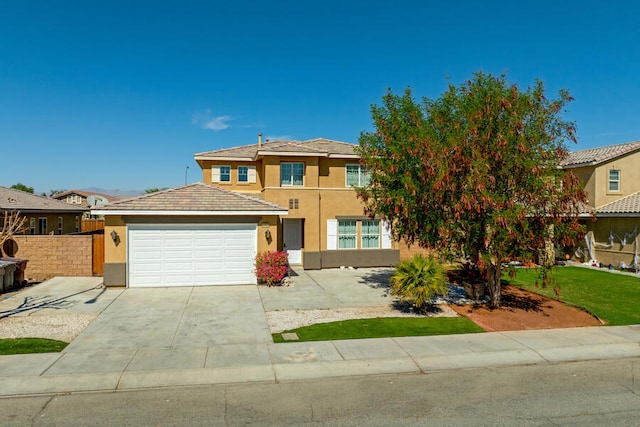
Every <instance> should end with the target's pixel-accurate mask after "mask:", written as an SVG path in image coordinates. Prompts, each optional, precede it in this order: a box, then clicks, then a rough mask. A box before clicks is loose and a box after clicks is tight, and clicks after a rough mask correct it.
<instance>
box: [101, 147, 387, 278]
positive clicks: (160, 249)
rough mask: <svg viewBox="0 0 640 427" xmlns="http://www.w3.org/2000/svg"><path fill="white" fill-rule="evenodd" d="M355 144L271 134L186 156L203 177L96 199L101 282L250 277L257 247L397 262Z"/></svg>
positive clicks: (307, 261)
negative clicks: (366, 199) (364, 189)
mask: <svg viewBox="0 0 640 427" xmlns="http://www.w3.org/2000/svg"><path fill="white" fill-rule="evenodd" d="M354 149H355V145H353V144H348V143H344V142H338V141H332V140H328V139H312V140H308V141H272V142H268V141H265V142H262V140H261V138H259V139H258V141H257V143H255V144H251V145H245V146H239V147H234V148H227V149H221V150H215V151H209V152H203V153H197V154H195V160H196V161H197V162H198V164H199V165H200V167H201V168H202V180H203V182H202V183H197V184H191V185H186V186H184V187H179V188H175V189H169V190H165V191H160V192H157V193H152V194H147V195H144V196H140V197H136V198H132V199H128V200H122V201H117V202H113V203H109V204H107V205H104V206H100V207H96V208H94V209H93V210H92V213H93V214H97V215H104V216H105V236H106V238H105V265H104V282H105V285H107V286H125V285H126V286H132V287H137V286H193V285H216V284H221V285H224V284H244V283H255V281H256V279H255V275H254V273H253V270H254V266H253V263H254V259H255V255H256V253H258V252H262V251H267V250H286V251H287V253H288V254H289V261H290V264H292V265H302V266H303V267H304V268H307V269H319V268H327V267H329V268H330V267H340V266H354V267H364V266H390V265H394V264H395V263H397V262H398V261H399V253H400V251H399V249H398V246H399V245H398V244H397V243H395V242H392V240H391V233H390V230H389V228H388V226H387V224H385V223H384V222H383V221H381V220H380V219H377V218H369V217H367V216H364V215H363V206H362V204H361V203H360V201H359V200H358V199H357V197H356V192H355V190H354V188H355V187H357V186H362V185H366V184H367V179H368V175H367V171H366V170H364V169H363V168H362V167H361V166H360V164H359V158H358V156H357V155H356V154H355V151H354Z"/></svg>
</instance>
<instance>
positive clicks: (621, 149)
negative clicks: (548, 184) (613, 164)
mask: <svg viewBox="0 0 640 427" xmlns="http://www.w3.org/2000/svg"><path fill="white" fill-rule="evenodd" d="M636 151H640V141H633V142H626V143H624V144H616V145H609V146H606V147H597V148H590V149H587V150H580V151H573V152H570V153H569V154H568V156H567V158H566V159H564V160H563V161H562V162H561V164H560V165H561V166H562V167H565V168H572V167H579V166H596V165H599V164H601V163H604V162H607V161H609V160H613V159H616V158H618V157H622V156H626V155H629V154H631V153H634V152H636Z"/></svg>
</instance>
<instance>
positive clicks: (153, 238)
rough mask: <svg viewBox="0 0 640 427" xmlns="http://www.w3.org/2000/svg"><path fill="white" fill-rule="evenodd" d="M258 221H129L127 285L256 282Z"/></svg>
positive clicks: (200, 284)
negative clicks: (171, 223) (163, 223)
mask: <svg viewBox="0 0 640 427" xmlns="http://www.w3.org/2000/svg"><path fill="white" fill-rule="evenodd" d="M257 236H258V234H257V225H256V224H216V225H152V226H149V225H129V227H128V236H127V242H128V263H127V266H128V276H129V282H128V283H129V286H131V287H143V286H206V285H240V284H254V283H256V278H255V274H254V273H253V269H254V267H253V263H254V258H255V255H256V246H257Z"/></svg>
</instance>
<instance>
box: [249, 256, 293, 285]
mask: <svg viewBox="0 0 640 427" xmlns="http://www.w3.org/2000/svg"><path fill="white" fill-rule="evenodd" d="M288 263H289V259H288V256H287V253H286V252H284V251H281V252H275V251H267V252H261V253H259V254H258V255H257V256H256V264H255V265H256V277H257V278H258V282H259V283H266V284H267V285H269V286H271V285H273V284H276V283H280V282H282V279H284V276H286V275H287V265H288Z"/></svg>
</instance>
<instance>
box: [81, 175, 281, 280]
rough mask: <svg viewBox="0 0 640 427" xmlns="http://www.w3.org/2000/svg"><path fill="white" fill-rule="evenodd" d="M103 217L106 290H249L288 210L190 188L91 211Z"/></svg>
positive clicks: (217, 190)
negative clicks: (220, 287)
mask: <svg viewBox="0 0 640 427" xmlns="http://www.w3.org/2000/svg"><path fill="white" fill-rule="evenodd" d="M92 213H93V214H94V215H104V216H105V236H109V237H108V238H106V239H105V264H104V284H105V286H128V287H138V288H141V287H167V286H210V285H245V284H255V283H256V277H255V273H254V261H255V257H256V254H257V253H258V252H263V251H268V250H276V249H277V239H272V238H271V236H272V235H274V236H277V235H278V224H279V217H280V216H281V215H287V210H286V208H283V207H281V206H278V205H276V204H273V203H269V202H265V201H264V200H261V199H259V198H257V197H255V196H253V197H252V196H249V195H246V194H241V193H237V192H234V191H229V190H225V189H222V188H219V187H213V186H211V185H207V184H203V183H196V184H190V185H187V186H184V187H179V188H174V189H169V190H164V191H160V192H157V193H151V194H147V195H144V196H140V197H136V198H133V199H127V200H122V201H118V202H113V203H109V204H107V205H103V206H99V207H96V208H94V209H92Z"/></svg>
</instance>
